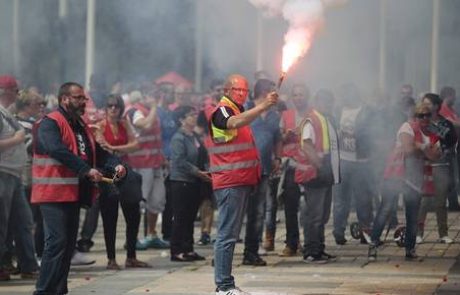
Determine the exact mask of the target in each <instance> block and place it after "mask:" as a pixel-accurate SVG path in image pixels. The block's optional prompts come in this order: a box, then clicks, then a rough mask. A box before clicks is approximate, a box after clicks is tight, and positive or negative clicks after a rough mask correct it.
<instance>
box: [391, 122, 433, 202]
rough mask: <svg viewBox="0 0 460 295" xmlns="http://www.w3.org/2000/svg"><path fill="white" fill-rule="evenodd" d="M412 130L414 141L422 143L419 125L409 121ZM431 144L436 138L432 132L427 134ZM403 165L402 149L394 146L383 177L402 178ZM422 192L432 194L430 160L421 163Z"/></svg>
mask: <svg viewBox="0 0 460 295" xmlns="http://www.w3.org/2000/svg"><path fill="white" fill-rule="evenodd" d="M409 124H410V126H411V128H412V130H413V131H414V134H415V136H414V141H415V142H417V143H423V135H422V130H421V129H420V126H419V125H418V124H417V123H416V122H415V121H411V122H409ZM428 137H429V138H430V142H431V144H434V143H436V141H437V140H438V138H437V137H436V136H435V135H434V134H430V135H428ZM405 173H406V171H405V166H404V151H403V150H402V148H401V147H394V148H393V151H392V152H391V153H390V155H389V156H388V158H387V162H386V166H385V170H384V173H383V178H384V179H401V180H402V179H404V176H405ZM422 192H423V194H425V195H434V182H433V167H432V166H431V163H430V161H428V160H426V159H425V161H424V165H423V187H422Z"/></svg>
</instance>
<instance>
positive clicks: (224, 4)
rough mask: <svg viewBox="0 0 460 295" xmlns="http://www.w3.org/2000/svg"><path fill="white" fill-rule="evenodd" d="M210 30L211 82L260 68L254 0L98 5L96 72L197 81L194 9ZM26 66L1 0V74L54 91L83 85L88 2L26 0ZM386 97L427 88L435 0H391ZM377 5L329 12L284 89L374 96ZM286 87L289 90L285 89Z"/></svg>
mask: <svg viewBox="0 0 460 295" xmlns="http://www.w3.org/2000/svg"><path fill="white" fill-rule="evenodd" d="M198 2H200V3H201V5H202V8H203V9H202V11H201V13H200V14H199V15H200V21H201V24H202V27H203V31H202V32H203V34H202V42H203V43H202V44H203V85H202V88H203V89H206V88H207V86H208V83H209V80H210V79H212V78H214V77H225V76H226V75H227V74H229V73H233V72H238V73H242V74H244V75H247V76H248V77H250V78H251V79H252V78H253V74H254V72H255V71H256V70H257V64H256V61H257V46H256V43H257V42H256V40H257V14H258V11H257V10H256V9H255V8H254V7H253V6H252V5H251V4H250V3H249V1H247V0H231V1H225V0H195V1H193V0H97V1H96V3H97V4H96V6H97V10H96V52H95V65H94V72H96V73H99V74H101V75H104V76H105V77H106V79H107V82H108V84H111V83H113V82H115V81H117V80H124V81H136V80H141V79H148V80H154V79H155V78H156V77H159V76H161V75H162V74H164V73H166V72H168V71H170V70H174V71H177V72H178V73H180V74H182V75H184V76H185V77H187V78H188V79H190V80H192V81H193V80H194V71H195V49H196V46H195V45H196V43H195V32H196V28H197V23H199V22H197V13H196V4H197V3H198ZM19 3H20V6H19V8H20V9H19V19H20V22H19V44H20V50H19V53H18V56H19V65H20V66H19V68H18V70H17V71H16V72H15V71H14V62H13V53H12V48H13V47H12V35H13V34H12V32H13V26H12V8H13V0H0V73H12V74H15V75H16V76H17V77H19V79H20V80H21V82H22V83H23V85H28V86H30V85H37V86H39V87H40V88H41V89H42V90H43V91H46V90H47V88H48V87H49V85H50V84H52V83H61V82H64V81H67V80H74V81H78V82H82V83H83V82H84V78H85V42H86V41H85V34H86V1H84V0H69V1H68V5H69V7H68V14H67V17H66V18H65V19H62V20H60V19H59V16H58V6H59V1H58V0H19ZM387 5H388V14H387V19H386V20H387V27H386V32H387V34H386V38H387V51H386V58H387V59H386V61H387V62H386V68H387V73H386V87H385V88H386V89H385V90H386V91H387V92H388V93H389V94H390V95H391V96H392V97H395V96H397V93H398V91H399V87H400V86H401V84H403V83H410V84H413V85H414V87H415V92H416V93H419V92H422V91H427V90H429V87H430V54H431V33H432V32H431V26H432V7H433V2H432V0H387ZM379 8H380V1H379V0H349V1H348V2H347V3H346V4H345V5H343V6H340V7H336V8H334V9H331V10H328V11H327V13H326V23H325V26H324V28H323V29H322V31H321V32H320V34H319V35H318V36H317V37H316V39H315V41H314V43H313V46H312V49H311V51H310V52H309V53H308V54H307V56H306V57H305V58H303V59H302V60H301V61H300V62H299V63H298V64H296V65H295V66H294V67H293V68H292V70H291V71H290V72H289V74H288V78H287V80H286V85H287V86H289V84H290V83H293V82H299V81H300V82H305V83H306V84H307V85H309V86H310V88H311V89H312V90H313V91H314V90H316V89H318V88H320V87H328V88H331V89H335V88H336V87H337V86H338V85H339V84H342V83H345V82H355V83H356V84H357V85H358V86H359V87H360V89H361V90H363V92H364V93H365V94H366V95H367V96H370V95H371V93H372V92H373V91H374V90H375V89H376V87H377V86H378V79H379V76H378V75H379V23H380V19H379V18H380V11H379ZM459 12H460V1H456V0H441V12H440V15H441V24H440V43H439V79H438V81H439V83H438V84H439V85H438V89H439V88H440V87H442V86H444V85H451V86H454V87H456V88H457V89H458V88H459V87H460V75H459V73H460V58H459V52H460V34H459V30H460V13H459ZM262 24H263V50H262V52H263V59H262V64H263V68H264V69H265V70H267V71H268V72H269V73H270V74H271V75H272V77H273V78H274V79H276V78H277V76H278V75H279V70H280V63H281V49H282V45H283V34H284V33H285V31H286V29H287V24H286V22H285V21H283V20H282V19H281V18H273V19H264V20H263V22H262ZM284 89H288V87H285V88H284Z"/></svg>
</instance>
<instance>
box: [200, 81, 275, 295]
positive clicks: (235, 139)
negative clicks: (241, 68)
mask: <svg viewBox="0 0 460 295" xmlns="http://www.w3.org/2000/svg"><path fill="white" fill-rule="evenodd" d="M248 92H249V88H248V81H247V80H246V78H244V77H243V76H241V75H231V76H230V77H228V78H227V81H226V82H225V85H224V96H223V97H222V98H221V99H220V101H219V104H218V105H217V107H216V109H215V110H214V111H213V113H212V115H211V124H210V126H209V129H210V130H209V131H210V132H209V136H208V138H207V147H208V152H209V156H210V172H211V175H212V185H213V190H214V195H215V197H216V202H217V206H218V210H219V222H218V224H217V238H216V242H215V244H214V275H215V283H216V286H217V288H216V295H224V294H225V295H245V294H249V293H247V292H243V291H242V290H241V289H239V288H237V287H236V286H235V280H234V278H233V276H232V261H233V252H234V249H235V243H236V241H237V239H238V237H239V234H240V230H241V225H242V222H243V216H244V212H245V209H246V205H247V200H248V196H249V194H250V193H251V191H252V189H253V188H254V186H255V185H257V184H258V182H259V180H260V164H259V155H258V152H257V149H256V146H255V144H254V138H253V135H252V132H251V128H250V126H249V124H250V123H251V122H252V121H253V120H255V119H256V118H257V117H258V116H260V115H261V114H262V113H263V112H264V111H266V110H267V109H269V108H270V107H271V106H273V105H275V104H276V103H277V101H278V94H277V93H276V92H274V91H272V92H269V93H267V95H266V96H265V98H263V100H262V102H261V103H260V104H258V105H256V106H255V107H254V108H252V109H250V110H248V111H245V110H244V108H243V105H244V103H245V102H246V99H247V97H248Z"/></svg>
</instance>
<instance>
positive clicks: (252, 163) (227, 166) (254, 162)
mask: <svg viewBox="0 0 460 295" xmlns="http://www.w3.org/2000/svg"><path fill="white" fill-rule="evenodd" d="M258 164H259V160H250V161H242V162H235V163H230V164H224V165H218V166H213V167H211V169H209V171H210V172H211V173H215V172H222V171H227V170H237V169H243V168H250V167H255V166H257V165H258Z"/></svg>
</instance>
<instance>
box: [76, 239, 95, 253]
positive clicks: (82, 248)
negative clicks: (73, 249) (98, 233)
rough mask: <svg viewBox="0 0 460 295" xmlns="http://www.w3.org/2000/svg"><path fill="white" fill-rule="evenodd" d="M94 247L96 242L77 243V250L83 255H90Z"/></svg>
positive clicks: (83, 241)
mask: <svg viewBox="0 0 460 295" xmlns="http://www.w3.org/2000/svg"><path fill="white" fill-rule="evenodd" d="M93 246H94V242H93V241H91V240H83V239H80V240H78V242H77V250H78V251H79V252H82V253H88V252H89V251H90V250H91V248H92V247H93Z"/></svg>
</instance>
